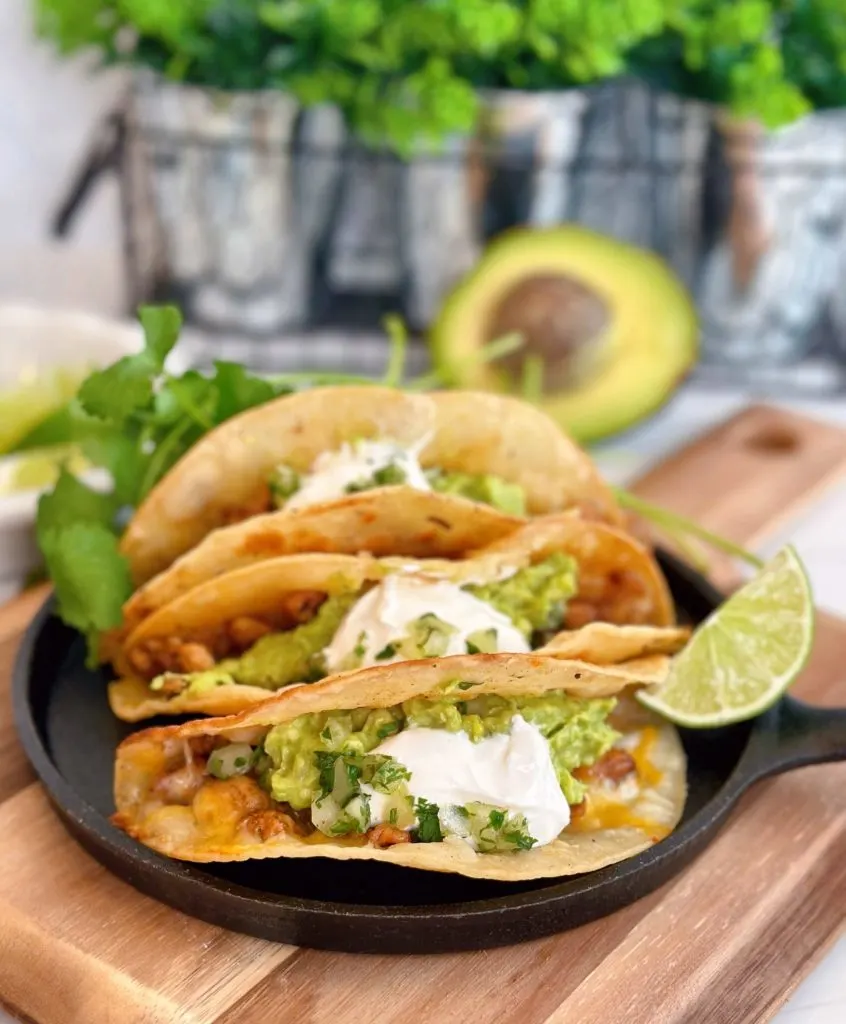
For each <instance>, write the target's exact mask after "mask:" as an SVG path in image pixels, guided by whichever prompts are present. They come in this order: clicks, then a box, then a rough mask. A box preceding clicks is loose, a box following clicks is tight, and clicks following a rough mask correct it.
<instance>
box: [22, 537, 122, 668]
mask: <svg viewBox="0 0 846 1024" xmlns="http://www.w3.org/2000/svg"><path fill="white" fill-rule="evenodd" d="M39 542H40V544H41V550H42V552H43V554H44V558H45V561H46V563H47V568H48V570H49V572H50V578H51V579H52V581H53V586H54V587H55V590H56V598H57V601H58V606H59V614H60V615H61V617H62V620H63V621H64V622H66V623H68V625H71V626H74V627H76V629H78V630H79V631H80V632H81V633H83V634H85V636H86V637H87V638H88V647H89V659H88V663H89V665H93V664H96V659H97V639H98V634H99V633H100V632H102V631H103V630H106V629H111V628H113V627H115V626H119V625H120V622H121V609H122V607H123V603H124V601H125V600H126V599H127V598H128V597H129V595H130V594H131V593H132V580H131V579H130V575H129V566H128V565H127V562H126V559H125V558H124V557H123V556H122V555H121V554H120V551H119V550H118V542H117V538H116V537H115V535H114V534H113V533H112V532H111V531H110V530H109V529H108V528H107V527H106V526H104V525H102V524H101V523H97V522H76V523H72V524H71V525H70V526H65V527H62V528H57V527H48V528H45V529H41V530H39Z"/></svg>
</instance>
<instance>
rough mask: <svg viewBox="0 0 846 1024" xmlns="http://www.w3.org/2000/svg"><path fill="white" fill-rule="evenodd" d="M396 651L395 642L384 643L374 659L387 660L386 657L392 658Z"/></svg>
mask: <svg viewBox="0 0 846 1024" xmlns="http://www.w3.org/2000/svg"><path fill="white" fill-rule="evenodd" d="M396 653H397V645H396V644H395V643H390V644H385V646H384V647H383V648H382V650H381V651H379V653H378V654H377V655H376V656H375V658H376V661H387V660H388V658H393V656H394V655H395V654H396Z"/></svg>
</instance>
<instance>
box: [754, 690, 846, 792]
mask: <svg viewBox="0 0 846 1024" xmlns="http://www.w3.org/2000/svg"><path fill="white" fill-rule="evenodd" d="M765 717H766V719H767V722H766V726H768V727H765V728H762V729H756V730H755V734H754V738H753V742H752V743H751V744H750V746H749V748H748V750H747V754H746V757H744V761H745V762H746V763H745V764H744V766H743V767H744V768H745V769H746V771H745V772H744V773H743V774H744V775H745V776H746V781H747V782H748V783H751V782H753V781H757V780H758V779H764V778H767V777H768V776H770V775H778V774H779V773H780V772H787V771H790V770H791V769H793V768H802V767H804V766H806V765H811V764H823V763H826V762H830V761H846V708H825V707H815V706H814V705H812V704H806V703H805V702H804V701H800V700H796V698H795V697H784V698H783V699H782V700H781V701H780V702H779V704H777V705H776V707H774V708H772V709H771V710H770V711H769V712H767V714H766V716H765ZM762 724H764V723H762Z"/></svg>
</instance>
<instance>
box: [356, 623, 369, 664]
mask: <svg viewBox="0 0 846 1024" xmlns="http://www.w3.org/2000/svg"><path fill="white" fill-rule="evenodd" d="M366 653H367V633H365V631H364V630H362V631H361V632H360V633H359V634H358V639H357V640H356V642H355V647H353V657H354V658H356V659H357V660H358V661H359V662H361V660H362V658H363V657H364V655H365V654H366Z"/></svg>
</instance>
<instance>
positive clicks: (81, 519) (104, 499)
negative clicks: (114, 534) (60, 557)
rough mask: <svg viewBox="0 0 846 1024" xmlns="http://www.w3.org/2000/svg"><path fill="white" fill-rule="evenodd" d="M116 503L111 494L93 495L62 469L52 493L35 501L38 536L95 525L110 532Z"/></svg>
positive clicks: (89, 489) (86, 487) (96, 492)
mask: <svg viewBox="0 0 846 1024" xmlns="http://www.w3.org/2000/svg"><path fill="white" fill-rule="evenodd" d="M116 511H117V503H116V501H115V499H114V497H113V496H112V495H111V494H102V493H101V492H100V491H94V490H92V489H91V488H90V487H88V486H86V484H84V483H82V481H81V480H78V479H77V478H76V477H75V476H74V475H73V474H72V473H69V472H68V471H67V470H66V469H65V468H64V467H63V468H62V469H60V471H59V477H58V479H57V480H56V485H55V487H54V488H53V490H52V491H50V492H49V493H47V494H43V495H42V496H41V497H40V498H39V500H38V515H37V530H38V533H39V535H41V534H44V533H47V532H50V531H54V530H61V529H64V528H65V527H68V526H72V525H74V524H76V523H97V524H100V525H102V526H104V527H106V528H107V529H110V528H111V526H112V523H113V521H114V516H115V512H116Z"/></svg>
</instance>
